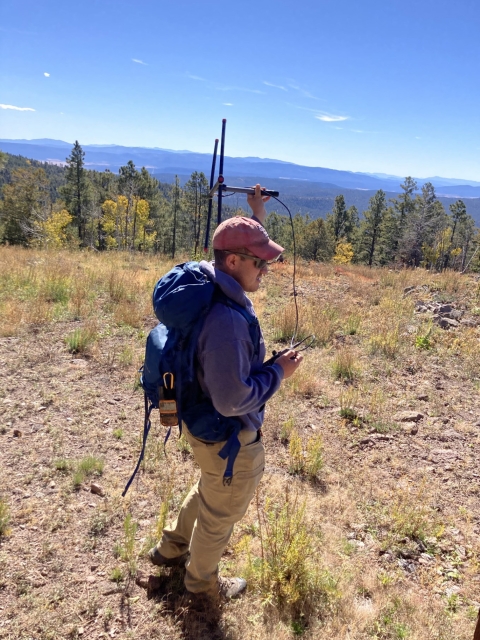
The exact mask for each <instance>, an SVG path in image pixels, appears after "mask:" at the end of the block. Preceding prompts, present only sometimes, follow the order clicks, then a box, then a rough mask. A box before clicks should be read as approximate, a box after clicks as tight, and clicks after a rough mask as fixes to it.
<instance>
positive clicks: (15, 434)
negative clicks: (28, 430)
mask: <svg viewBox="0 0 480 640" xmlns="http://www.w3.org/2000/svg"><path fill="white" fill-rule="evenodd" d="M22 435H23V434H22V432H21V431H20V429H14V430H13V437H14V438H21V437H22Z"/></svg>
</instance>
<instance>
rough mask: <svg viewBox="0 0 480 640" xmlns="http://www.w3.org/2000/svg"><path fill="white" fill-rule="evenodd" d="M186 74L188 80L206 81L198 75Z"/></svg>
mask: <svg viewBox="0 0 480 640" xmlns="http://www.w3.org/2000/svg"><path fill="white" fill-rule="evenodd" d="M187 76H188V77H189V78H190V80H199V81H200V82H206V80H205V78H201V77H200V76H192V75H191V74H190V73H187Z"/></svg>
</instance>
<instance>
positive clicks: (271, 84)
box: [263, 80, 288, 91]
mask: <svg viewBox="0 0 480 640" xmlns="http://www.w3.org/2000/svg"><path fill="white" fill-rule="evenodd" d="M263 84H266V85H267V87H274V88H275V89H281V90H282V91H288V89H286V88H285V87H282V85H281V84H273V82H267V81H266V80H264V81H263Z"/></svg>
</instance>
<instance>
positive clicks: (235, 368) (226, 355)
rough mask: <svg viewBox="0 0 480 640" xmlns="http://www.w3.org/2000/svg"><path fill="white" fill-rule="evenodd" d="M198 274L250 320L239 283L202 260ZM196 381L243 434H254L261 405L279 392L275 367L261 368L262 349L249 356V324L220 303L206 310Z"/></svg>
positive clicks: (251, 350)
mask: <svg viewBox="0 0 480 640" xmlns="http://www.w3.org/2000/svg"><path fill="white" fill-rule="evenodd" d="M200 268H201V269H202V271H203V272H204V273H205V274H206V275H208V277H209V278H210V279H211V280H212V281H213V282H215V283H216V284H217V285H218V286H219V287H220V288H221V290H222V291H223V292H224V293H225V295H227V296H228V297H229V298H231V299H232V300H234V301H235V302H236V303H237V304H239V305H241V306H243V307H245V308H246V309H247V311H248V312H249V313H251V314H252V315H255V311H254V309H253V305H252V303H251V301H250V300H249V299H248V298H247V296H246V295H245V292H244V291H243V289H242V287H241V286H240V284H239V283H238V282H237V281H236V280H234V279H233V278H232V277H231V276H229V275H228V274H226V273H223V272H222V271H219V270H218V269H215V267H214V266H213V264H212V263H210V262H206V261H202V262H201V263H200ZM197 357H198V362H199V368H198V379H199V382H200V386H201V387H202V390H203V392H204V393H205V394H206V395H207V396H208V397H209V398H210V399H211V400H212V402H213V406H214V407H215V409H216V410H217V411H219V412H220V413H221V414H222V415H224V416H238V417H239V418H240V420H241V422H242V423H243V429H247V430H249V431H255V430H257V429H260V427H261V426H262V423H263V415H264V408H263V405H264V404H265V402H267V400H269V399H270V398H271V397H272V396H273V394H274V393H275V392H276V391H277V390H278V388H279V386H280V383H281V382H282V379H283V369H282V367H281V366H280V365H279V364H276V363H275V364H273V365H270V366H268V367H263V360H264V358H265V344H264V342H263V336H262V337H261V339H260V350H259V353H258V355H257V356H255V354H254V345H253V343H252V340H251V338H250V333H249V330H248V322H247V321H246V320H245V318H244V317H243V316H242V315H241V314H240V313H238V311H235V309H232V308H230V307H227V306H226V305H224V304H222V303H216V304H214V305H213V307H212V309H211V310H210V311H209V313H208V315H207V317H206V319H205V324H204V325H203V328H202V331H201V333H200V336H199V340H198V345H197Z"/></svg>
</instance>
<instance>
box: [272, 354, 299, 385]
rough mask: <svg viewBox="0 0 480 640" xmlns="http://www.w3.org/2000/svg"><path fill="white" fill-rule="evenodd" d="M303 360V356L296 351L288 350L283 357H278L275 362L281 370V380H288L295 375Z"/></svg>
mask: <svg viewBox="0 0 480 640" xmlns="http://www.w3.org/2000/svg"><path fill="white" fill-rule="evenodd" d="M302 360H303V356H302V354H301V353H298V351H294V350H293V349H290V350H289V351H287V352H286V353H284V354H283V356H280V357H279V358H278V359H277V360H276V361H275V362H276V363H277V364H279V365H280V366H281V367H282V369H283V378H284V379H286V378H289V377H290V376H291V375H293V374H294V373H295V371H296V370H297V369H298V367H299V366H300V363H301V362H302Z"/></svg>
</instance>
